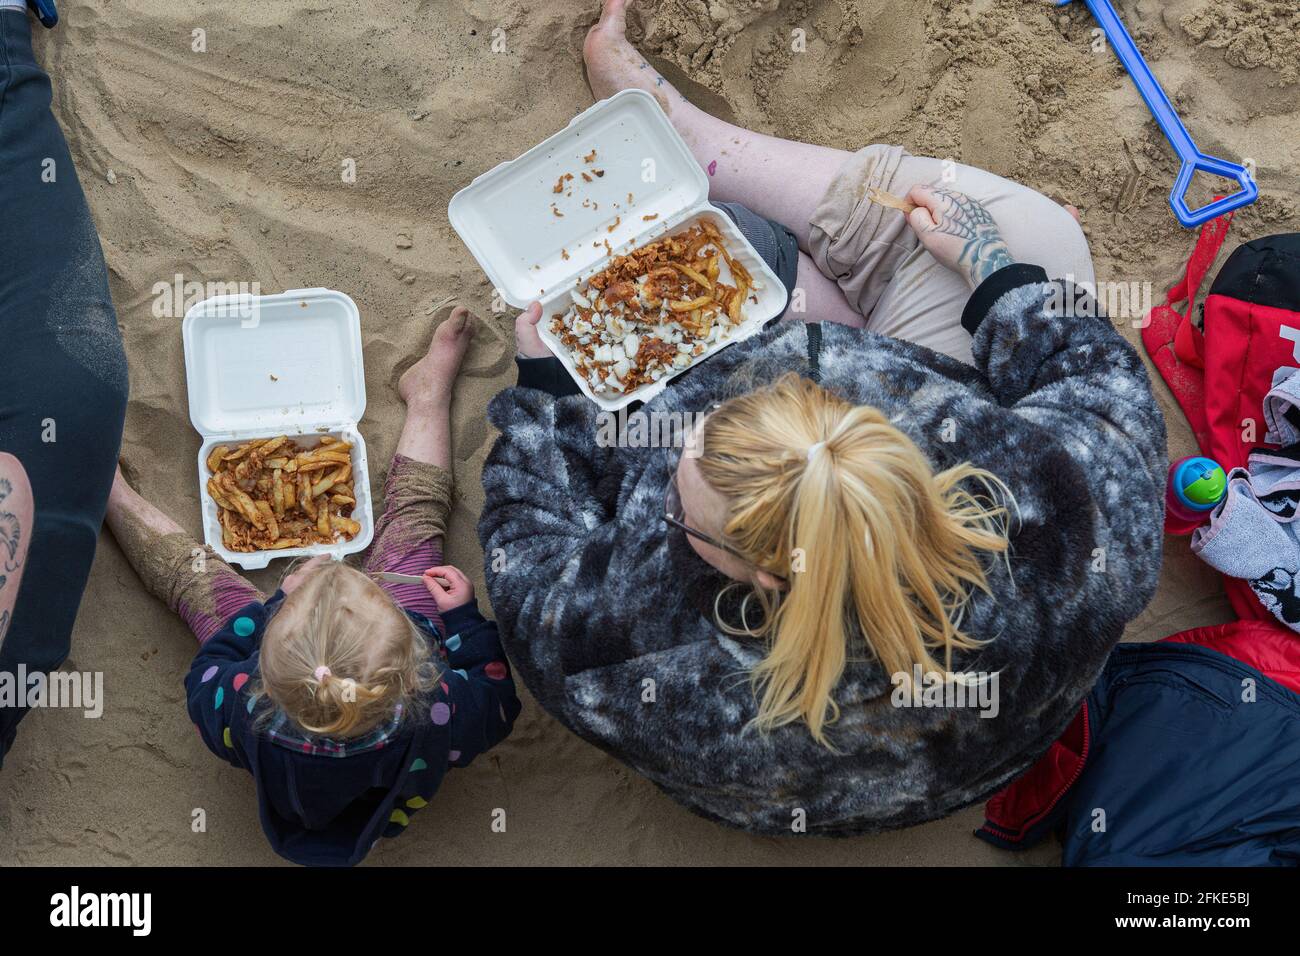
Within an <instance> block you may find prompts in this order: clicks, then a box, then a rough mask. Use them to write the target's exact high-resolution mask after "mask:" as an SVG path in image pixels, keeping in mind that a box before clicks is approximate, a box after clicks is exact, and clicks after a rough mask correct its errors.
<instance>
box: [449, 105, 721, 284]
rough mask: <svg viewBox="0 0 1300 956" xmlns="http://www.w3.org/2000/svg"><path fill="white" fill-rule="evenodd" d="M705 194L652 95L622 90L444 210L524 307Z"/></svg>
mask: <svg viewBox="0 0 1300 956" xmlns="http://www.w3.org/2000/svg"><path fill="white" fill-rule="evenodd" d="M557 187H558V188H557ZM708 194H709V181H708V177H707V176H706V175H705V173H704V170H702V169H701V168H700V167H699V164H698V163H696V162H695V159H694V157H692V156H691V152H690V149H689V148H688V147H687V146H686V143H685V142H683V140H682V138H681V137H680V136H679V135H678V134H677V132H676V130H674V129H673V128H672V124H671V123H670V122H669V121H668V117H667V116H665V115H664V111H663V109H662V108H661V107H660V106H659V103H658V102H657V101H656V100H655V98H654V97H653V96H652V95H650V94H649V93H647V92H645V91H644V90H623V91H622V92H620V93H616V94H615V95H614V96H611V97H610V98H609V99H606V100H602V101H601V102H599V103H597V104H596V105H595V106H592V107H591V108H590V109H588V110H586V111H585V112H583V113H580V114H579V115H578V116H575V117H574V118H573V120H572V121H571V122H570V123H569V125H568V126H566V127H565V128H564V129H562V130H560V131H559V132H558V133H556V134H554V135H553V136H550V137H548V138H547V139H545V140H543V141H542V142H541V143H538V144H537V145H536V146H534V147H533V148H532V149H530V150H528V152H526V153H524V154H523V155H522V156H520V157H518V158H517V159H513V160H510V161H509V162H505V163H502V164H501V165H499V166H497V167H495V168H493V169H491V170H488V171H487V172H486V173H483V174H482V175H481V176H479V177H478V178H476V179H475V180H474V181H473V182H472V183H470V184H469V185H468V186H466V187H465V188H464V189H462V190H461V191H460V192H458V193H456V195H455V196H453V197H452V200H451V204H450V206H449V207H448V216H449V218H450V220H451V224H452V226H453V227H454V228H455V230H456V232H457V233H458V234H459V235H460V237H461V239H462V240H463V241H464V242H465V245H466V246H468V247H469V250H470V252H472V253H473V254H474V258H475V259H476V260H477V261H478V264H479V266H481V267H482V269H483V271H484V272H485V273H486V274H487V276H488V278H489V279H490V280H491V281H492V284H493V285H494V286H495V287H496V288H497V289H499V290H500V291H501V295H502V298H504V299H505V301H506V302H508V303H509V304H510V305H512V306H514V307H515V308H519V309H522V308H524V307H525V306H527V305H528V303H529V302H532V301H533V300H535V299H539V300H544V299H546V298H547V297H548V295H549V294H551V293H552V292H554V291H555V290H557V289H560V288H566V287H569V286H572V285H574V284H575V283H576V282H577V280H578V277H579V276H580V275H582V274H583V273H584V272H586V271H588V270H589V269H590V268H591V267H592V266H593V265H595V264H596V263H597V262H599V261H600V260H601V259H603V258H605V256H606V255H607V254H608V252H609V249H610V248H618V247H619V246H621V245H624V244H627V243H628V242H630V241H631V240H633V239H636V238H638V237H640V236H642V235H645V234H647V233H649V232H652V231H655V230H656V229H662V226H663V224H666V223H667V222H668V221H669V220H670V219H672V218H673V217H674V216H676V215H677V214H678V213H681V212H682V211H684V210H687V209H690V208H692V207H695V206H698V205H700V204H702V203H704V202H705V201H707V199H708ZM606 243H608V246H607V245H606Z"/></svg>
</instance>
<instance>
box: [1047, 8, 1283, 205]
mask: <svg viewBox="0 0 1300 956" xmlns="http://www.w3.org/2000/svg"><path fill="white" fill-rule="evenodd" d="M1071 2H1073V0H1056V5H1057V6H1058V7H1063V6H1065V5H1066V4H1068V3H1071ZM1083 2H1084V3H1086V4H1087V5H1088V9H1089V10H1091V11H1092V15H1093V17H1094V18H1096V20H1097V23H1098V24H1099V25H1100V26H1101V29H1102V30H1103V32H1105V34H1106V39H1107V40H1108V41H1110V45H1111V46H1112V47H1114V49H1115V55H1116V56H1118V57H1119V61H1120V62H1121V63H1123V64H1124V69H1126V70H1128V75H1129V76H1131V77H1132V78H1133V82H1134V84H1135V85H1136V86H1137V88H1138V92H1139V93H1141V94H1142V99H1144V100H1146V104H1147V107H1148V108H1149V109H1150V110H1151V115H1152V116H1154V117H1155V118H1156V122H1157V123H1159V124H1160V128H1161V129H1162V130H1163V131H1164V134H1165V137H1166V138H1167V139H1168V140H1169V145H1171V146H1172V147H1173V148H1174V152H1175V153H1177V154H1178V158H1179V159H1180V160H1182V163H1183V165H1182V168H1181V169H1179V170H1178V178H1177V179H1175V180H1174V188H1173V189H1172V190H1171V191H1170V193H1169V205H1170V206H1172V207H1173V209H1174V215H1175V216H1177V217H1178V221H1179V222H1180V223H1182V224H1183V225H1184V226H1186V227H1187V228H1189V229H1192V228H1195V227H1196V226H1199V225H1201V224H1203V223H1207V222H1209V221H1210V220H1211V219H1217V218H1218V217H1219V216H1222V215H1223V214H1224V213H1226V212H1231V211H1232V210H1234V209H1240V208H1241V207H1242V206H1249V205H1250V204H1251V203H1253V202H1254V201H1255V200H1256V199H1258V198H1259V186H1257V185H1256V184H1255V180H1254V179H1252V178H1251V175H1250V171H1249V170H1247V169H1246V167H1245V166H1242V165H1241V164H1240V163H1230V162H1228V161H1227V160H1226V159H1218V158H1216V157H1214V156H1206V155H1205V154H1204V153H1202V152H1201V151H1200V150H1199V149H1198V148H1197V146H1196V143H1195V142H1193V141H1192V136H1191V134H1190V133H1188V132H1187V127H1186V126H1184V125H1183V121H1182V120H1181V119H1179V117H1178V112H1177V111H1176V110H1175V109H1174V104H1172V103H1170V102H1169V97H1168V96H1166V95H1165V91H1164V88H1163V87H1161V85H1160V81H1159V80H1157V79H1156V77H1155V74H1154V73H1152V72H1151V67H1149V66H1148V65H1147V61H1146V60H1145V59H1144V58H1143V56H1142V51H1141V50H1139V49H1138V48H1137V44H1136V43H1134V42H1133V38H1132V37H1131V36H1129V32H1128V30H1127V29H1125V27H1124V22H1123V21H1122V20H1120V18H1119V14H1118V13H1116V12H1115V8H1114V7H1113V6H1112V5H1111V2H1110V0H1083ZM1197 170H1200V171H1201V172H1203V173H1211V174H1213V175H1215V176H1222V177H1223V178H1224V179H1235V180H1236V181H1237V182H1238V183H1240V184H1241V189H1240V190H1238V191H1237V192H1235V193H1233V194H1232V195H1230V196H1224V197H1223V198H1222V199H1216V200H1215V201H1214V202H1212V203H1210V204H1209V205H1206V206H1202V207H1201V208H1200V209H1190V208H1189V207H1188V205H1187V187H1188V186H1190V185H1191V183H1192V177H1193V176H1195V175H1196V172H1197Z"/></svg>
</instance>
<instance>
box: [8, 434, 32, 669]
mask: <svg viewBox="0 0 1300 956" xmlns="http://www.w3.org/2000/svg"><path fill="white" fill-rule="evenodd" d="M33 517H34V509H33V507H32V487H31V485H30V484H29V483H28V481H27V471H26V470H25V469H24V468H23V466H22V462H20V461H19V460H18V459H17V458H15V457H14V456H13V455H10V454H8V453H6V452H0V647H3V646H4V640H5V634H7V633H8V631H9V622H10V621H11V620H12V619H13V611H14V603H15V602H16V601H17V600H18V587H19V585H20V584H22V580H23V568H24V567H25V566H26V563H27V544H28V541H29V540H30V538H31V529H32V520H33Z"/></svg>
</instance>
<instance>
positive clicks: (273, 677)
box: [258, 561, 437, 739]
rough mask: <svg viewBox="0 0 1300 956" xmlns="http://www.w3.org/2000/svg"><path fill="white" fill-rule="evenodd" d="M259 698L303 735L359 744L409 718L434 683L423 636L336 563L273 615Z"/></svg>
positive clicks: (380, 593) (369, 584)
mask: <svg viewBox="0 0 1300 956" xmlns="http://www.w3.org/2000/svg"><path fill="white" fill-rule="evenodd" d="M258 670H259V673H260V684H259V687H258V693H264V694H265V695H266V697H267V698H268V699H269V700H270V701H271V702H272V703H273V704H274V705H275V706H276V708H277V709H279V710H280V711H282V712H283V713H284V714H286V715H287V716H288V717H289V718H290V719H291V720H292V721H293V722H294V723H296V724H297V725H298V726H299V727H301V728H302V729H303V730H306V731H308V732H309V733H313V734H320V735H323V736H328V737H336V738H343V739H347V738H351V737H359V736H361V735H363V734H365V733H367V732H368V731H370V730H373V729H374V728H375V727H377V726H378V725H380V724H381V723H383V722H384V721H385V720H387V719H391V718H392V716H393V714H394V711H395V709H396V706H397V705H398V704H399V703H400V704H404V705H406V706H404V707H403V712H404V713H406V714H409V713H410V711H411V707H410V706H409V705H410V704H411V702H412V701H413V699H414V698H415V697H416V696H417V695H419V694H421V693H424V692H425V691H427V690H429V689H430V688H431V687H432V686H433V684H434V682H435V681H436V679H437V672H436V669H435V668H434V666H433V664H432V663H431V661H430V650H429V642H428V638H427V636H426V635H425V634H424V633H423V632H422V631H421V630H420V629H419V628H418V627H416V625H415V622H414V621H412V620H411V619H410V618H409V617H407V615H406V614H405V612H403V611H402V610H401V608H399V607H398V606H397V605H396V604H394V603H393V600H392V599H391V598H390V597H389V596H388V594H387V593H386V592H385V591H384V589H383V588H381V587H380V586H379V585H378V584H376V583H375V582H374V581H372V580H371V579H370V578H369V577H367V576H366V575H365V574H363V573H362V572H360V571H358V570H356V569H355V568H352V567H349V566H348V565H346V564H344V563H343V562H341V561H331V562H328V563H326V564H323V565H321V566H320V567H319V568H317V569H316V570H314V571H312V572H311V573H310V574H309V575H308V576H307V577H306V578H305V580H303V581H302V583H301V584H299V585H298V587H296V588H295V589H294V590H293V591H292V592H291V593H290V594H289V595H288V596H286V597H285V599H284V602H283V603H282V604H281V605H280V607H279V609H278V610H277V611H276V612H275V614H273V615H272V617H271V620H270V622H269V623H268V624H267V626H266V632H265V634H264V635H263V638H262V650H261V657H260V662H259V668H258Z"/></svg>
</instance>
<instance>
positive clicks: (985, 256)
mask: <svg viewBox="0 0 1300 956" xmlns="http://www.w3.org/2000/svg"><path fill="white" fill-rule="evenodd" d="M935 192H936V193H937V194H938V195H940V196H942V197H943V198H944V199H945V200H946V202H945V206H944V210H943V216H942V218H940V220H939V221H938V223H937V224H936V225H934V226H933V227H932V228H931V229H930V231H931V232H938V233H942V234H943V235H945V236H955V237H956V238H958V239H962V240H964V241H965V245H964V246H962V250H961V255H959V256H958V257H957V261H958V262H959V263H960V264H961V265H963V266H965V267H966V271H967V272H969V273H970V277H971V280H972V281H973V282H974V283H975V285H979V284H980V283H981V282H983V281H984V280H985V279H987V278H988V277H989V276H991V275H992V274H993V273H995V272H997V271H998V270H999V269H1001V268H1002V267H1003V266H1009V265H1012V264H1013V263H1014V262H1015V260H1014V259H1012V258H1011V250H1010V249H1008V248H1007V244H1006V241H1005V240H1003V238H1002V233H1001V232H1000V231H999V230H998V225H997V223H996V222H994V221H993V217H992V216H990V215H989V211H988V210H987V209H985V208H984V204H983V203H981V202H979V201H977V200H974V199H971V198H970V197H969V196H967V195H966V194H965V193H959V192H954V191H953V190H951V189H936V190H935Z"/></svg>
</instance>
